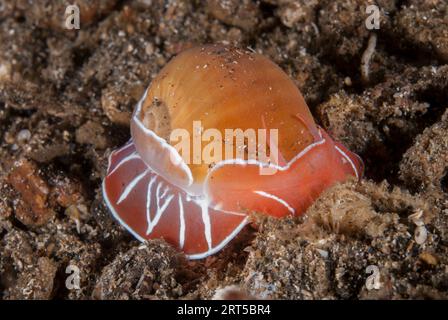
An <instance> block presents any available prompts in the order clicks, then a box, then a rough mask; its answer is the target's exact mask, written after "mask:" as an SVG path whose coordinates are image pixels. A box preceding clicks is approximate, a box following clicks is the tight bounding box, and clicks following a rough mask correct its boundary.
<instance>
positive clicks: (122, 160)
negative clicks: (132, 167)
mask: <svg viewBox="0 0 448 320" xmlns="http://www.w3.org/2000/svg"><path fill="white" fill-rule="evenodd" d="M133 159H140V156H139V155H138V154H137V152H133V153H131V154H130V155H128V156H126V157H124V158H123V159H121V160H120V162H119V163H118V164H117V165H116V166H115V168H114V169H113V170H112V171H111V172H109V174H108V175H107V176H108V177H109V176H110V175H111V174H113V173H114V172H115V171H116V170H117V169H118V168H120V167H121V166H122V165H123V164H125V163H126V162H128V161H130V160H133Z"/></svg>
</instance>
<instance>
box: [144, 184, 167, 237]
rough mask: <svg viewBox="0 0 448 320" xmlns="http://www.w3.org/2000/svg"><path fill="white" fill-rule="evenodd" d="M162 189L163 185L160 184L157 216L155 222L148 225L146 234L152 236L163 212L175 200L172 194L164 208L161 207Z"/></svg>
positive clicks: (158, 186) (157, 192)
mask: <svg viewBox="0 0 448 320" xmlns="http://www.w3.org/2000/svg"><path fill="white" fill-rule="evenodd" d="M161 187H162V183H161V182H159V184H158V185H157V189H156V199H157V211H156V214H155V216H154V220H152V221H151V223H150V224H149V225H148V229H147V230H146V234H150V233H151V232H152V230H154V227H155V226H157V224H158V223H159V220H160V218H161V217H162V214H163V212H164V211H165V210H166V208H167V207H168V205H169V204H170V202H171V200H173V198H174V195H173V194H171V195H170V196H169V197H168V198H167V199H166V200H165V202H164V203H163V204H162V206H160V199H161V197H160V189H161Z"/></svg>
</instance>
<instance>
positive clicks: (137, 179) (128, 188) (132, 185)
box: [117, 170, 149, 204]
mask: <svg viewBox="0 0 448 320" xmlns="http://www.w3.org/2000/svg"><path fill="white" fill-rule="evenodd" d="M148 172H149V171H148V170H145V171H143V173H140V174H139V175H138V176H137V177H135V178H134V180H132V181H131V182H130V183H129V184H128V185H127V186H126V188H125V189H124V191H123V193H122V194H121V195H120V198H119V199H118V201H117V204H120V203H121V202H122V201H123V200H125V199H126V198H127V197H128V195H129V194H130V193H131V191H132V190H133V189H134V188H135V186H136V185H137V183H139V182H140V180H142V179H143V178H144V177H145V176H146V175H147V174H148Z"/></svg>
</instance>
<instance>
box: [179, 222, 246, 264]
mask: <svg viewBox="0 0 448 320" xmlns="http://www.w3.org/2000/svg"><path fill="white" fill-rule="evenodd" d="M248 222H249V216H247V217H246V218H244V220H243V221H241V223H240V224H239V225H238V226H237V227H236V228H235V229H234V230H233V231H232V233H231V234H229V235H228V236H227V237H226V238H225V239H224V240H223V241H221V243H220V244H218V245H217V246H216V247H214V248H212V249H211V250H208V251H206V252H203V253H197V254H189V255H187V258H188V259H192V260H193V259H203V258H206V257H208V256H210V255H212V254H214V253H216V252H218V251H219V250H221V249H222V248H224V247H225V246H226V245H227V244H228V243H229V242H230V241H231V240H232V239H233V238H235V237H236V235H237V234H238V233H240V231H241V230H242V229H243V228H244V226H246V224H247V223H248Z"/></svg>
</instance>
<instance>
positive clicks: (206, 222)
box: [201, 201, 212, 250]
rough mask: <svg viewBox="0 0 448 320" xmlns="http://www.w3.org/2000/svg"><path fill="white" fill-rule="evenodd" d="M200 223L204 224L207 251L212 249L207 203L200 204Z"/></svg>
mask: <svg viewBox="0 0 448 320" xmlns="http://www.w3.org/2000/svg"><path fill="white" fill-rule="evenodd" d="M201 212H202V221H203V222H204V233H205V239H206V240H207V245H208V249H209V250H210V249H211V248H212V230H211V224H210V215H209V213H208V203H207V202H206V201H203V202H201Z"/></svg>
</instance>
